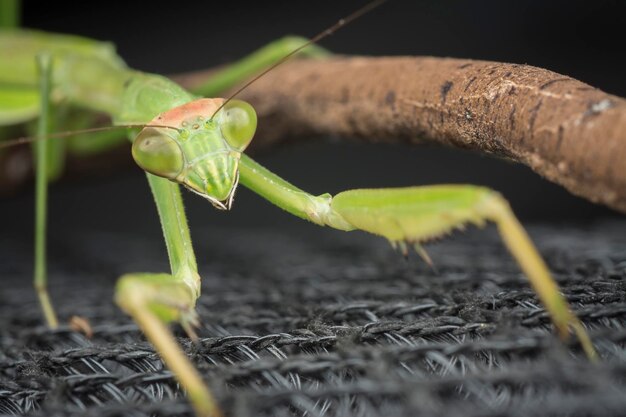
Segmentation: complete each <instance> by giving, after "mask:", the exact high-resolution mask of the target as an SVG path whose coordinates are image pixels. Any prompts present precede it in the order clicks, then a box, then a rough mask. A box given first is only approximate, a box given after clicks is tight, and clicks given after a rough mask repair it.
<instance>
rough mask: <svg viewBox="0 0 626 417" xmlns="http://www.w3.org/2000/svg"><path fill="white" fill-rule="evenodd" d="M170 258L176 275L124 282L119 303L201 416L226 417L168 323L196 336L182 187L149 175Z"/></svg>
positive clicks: (195, 279)
mask: <svg viewBox="0 0 626 417" xmlns="http://www.w3.org/2000/svg"><path fill="white" fill-rule="evenodd" d="M147 176H148V182H149V183H150V188H151V189H152V193H153V195H154V198H155V202H156V205H157V210H158V213H159V217H160V219H161V226H162V228H163V234H164V237H165V243H166V246H167V252H168V255H169V259H170V267H171V270H172V273H171V275H170V274H162V273H135V274H127V275H124V276H123V277H121V278H120V280H119V282H118V285H117V287H116V295H115V300H116V302H117V304H118V305H119V306H120V307H121V308H122V309H123V310H124V311H125V312H127V313H128V314H129V315H131V316H132V317H133V319H134V320H135V321H136V322H137V323H138V324H139V326H140V327H141V329H142V331H143V332H144V333H145V335H146V336H147V338H148V339H149V340H150V342H151V343H152V344H154V346H155V347H156V349H157V351H158V352H159V353H160V355H161V357H162V358H163V360H164V362H165V364H166V365H167V367H168V368H169V369H170V370H171V371H172V372H173V373H174V374H175V375H176V378H177V379H178V381H179V382H180V384H181V385H182V386H183V388H184V389H185V391H186V392H187V395H188V398H189V400H190V401H191V403H192V405H193V407H194V409H195V411H196V414H197V415H198V416H203V417H205V416H212V417H219V416H221V415H222V413H221V411H220V409H219V407H218V406H217V403H216V402H215V400H214V399H213V396H212V395H211V393H210V391H209V389H208V388H207V387H206V385H205V384H204V382H203V381H202V378H201V377H200V375H199V374H198V372H197V371H196V369H195V368H194V367H193V365H192V364H191V363H190V362H189V360H188V359H187V357H186V356H185V354H184V353H183V351H182V350H181V348H180V347H179V346H178V344H177V343H176V341H175V340H174V337H173V335H172V334H171V332H170V331H169V330H168V328H167V326H166V325H165V323H167V322H172V321H177V322H180V323H181V324H182V325H183V327H184V328H185V329H186V330H188V332H189V331H191V329H192V327H193V326H194V325H195V324H196V316H195V310H194V308H195V304H196V299H197V298H198V296H199V295H200V276H199V275H198V272H197V266H196V259H195V256H194V253H193V248H192V245H191V238H190V235H189V227H188V226H187V219H186V217H185V212H184V207H183V202H182V198H181V195H180V189H179V187H178V185H176V184H174V183H172V182H170V181H168V180H165V179H163V178H158V177H155V176H153V175H150V174H147Z"/></svg>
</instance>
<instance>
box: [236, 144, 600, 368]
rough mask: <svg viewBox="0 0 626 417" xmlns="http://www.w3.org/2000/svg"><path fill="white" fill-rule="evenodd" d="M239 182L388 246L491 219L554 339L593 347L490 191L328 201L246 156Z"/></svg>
mask: <svg viewBox="0 0 626 417" xmlns="http://www.w3.org/2000/svg"><path fill="white" fill-rule="evenodd" d="M240 182H241V184H243V185H245V186H246V187H248V188H250V189H252V190H253V191H255V192H256V193H258V194H260V195H261V196H263V197H265V198H267V199H268V200H269V201H271V202H272V203H274V204H276V205H277V206H279V207H281V208H283V209H284V210H286V211H288V212H290V213H292V214H294V215H296V216H298V217H302V218H304V219H307V220H310V221H312V222H314V223H317V224H320V225H326V226H330V227H334V228H336V229H340V230H354V229H360V230H364V231H366V232H369V233H373V234H375V235H379V236H382V237H384V238H386V239H388V240H389V241H390V242H391V243H392V245H394V246H395V245H399V246H401V247H406V246H407V245H410V246H414V247H415V248H416V250H417V251H418V253H419V252H420V251H421V250H422V249H421V246H420V244H421V243H422V242H424V241H428V240H430V239H432V238H436V237H439V236H442V235H444V234H446V233H448V232H450V231H452V230H453V229H456V228H462V227H464V226H465V225H466V224H468V223H473V224H477V225H482V224H484V223H485V222H486V221H492V222H494V223H496V225H497V226H498V230H499V231H500V234H501V235H502V238H503V240H504V242H505V244H506V246H507V247H508V249H509V251H510V252H511V254H512V255H513V257H514V258H515V259H516V261H517V262H518V264H519V265H520V267H521V268H522V270H523V271H524V273H525V274H526V276H527V277H528V279H529V280H530V283H531V285H532V287H533V288H534V290H535V292H536V293H537V295H538V296H539V298H540V300H541V302H542V303H543V305H544V306H545V307H546V309H547V310H548V312H549V313H550V316H551V317H552V321H553V322H554V324H555V326H556V327H557V329H558V330H559V333H560V335H561V337H563V338H565V337H567V336H568V335H569V332H570V329H571V330H573V331H574V333H575V334H576V336H577V338H578V339H579V341H580V343H581V345H582V347H583V349H584V350H585V352H586V354H587V355H588V356H589V357H590V358H595V357H596V352H595V350H594V348H593V345H592V343H591V341H590V339H589V337H588V335H587V333H586V331H585V329H584V327H583V325H582V323H580V321H579V320H578V318H576V316H575V315H574V314H573V313H572V312H571V310H570V308H569V306H568V304H567V301H566V300H565V299H564V298H563V296H562V295H561V293H560V292H559V288H558V286H557V284H556V282H554V280H553V279H552V277H551V276H550V272H549V271H548V268H547V266H546V265H545V263H544V262H543V260H542V259H541V256H540V255H539V253H538V252H537V250H536V249H535V247H534V245H533V244H532V242H531V240H530V238H529V237H528V235H527V234H526V232H525V230H524V228H523V227H522V225H521V224H520V223H519V222H518V220H517V218H516V217H515V215H514V214H513V212H512V211H511V208H510V207H509V204H508V203H507V202H506V200H505V199H504V198H503V197H502V196H501V195H500V194H498V193H497V192H495V191H492V190H490V189H487V188H484V187H477V186H472V185H439V186H428V187H409V188H395V189H393V188H392V189H369V190H351V191H345V192H342V193H339V194H337V195H336V196H335V197H331V196H330V195H329V194H324V195H321V196H312V195H310V194H307V193H305V192H304V191H302V190H300V189H298V188H296V187H294V186H293V185H291V184H289V183H287V182H286V181H284V180H282V179H281V178H279V177H277V176H276V175H275V174H273V173H271V172H269V171H268V170H267V169H265V168H263V167H261V166H260V165H259V164H257V163H256V162H254V161H253V160H252V159H250V158H249V157H247V156H245V155H243V156H242V158H241V163H240Z"/></svg>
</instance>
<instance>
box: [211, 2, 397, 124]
mask: <svg viewBox="0 0 626 417" xmlns="http://www.w3.org/2000/svg"><path fill="white" fill-rule="evenodd" d="M385 2H387V0H374V1H372V2H370V3H368V4H366V5H365V6H363V7H361V8H360V9H358V10H357V11H355V12H353V13H352V14H350V15H349V16H348V17H345V18H343V19H339V20H338V21H337V23H335V24H334V25H332V26H330V27H328V28H327V29H324V30H323V31H321V32H320V33H318V34H317V35H315V36H314V37H312V38H311V39H309V41H307V42H305V43H304V44H302V45H301V46H299V47H297V48H296V49H294V50H293V51H291V52H289V53H288V54H287V55H285V56H284V57H282V58H281V59H279V60H278V61H276V62H275V63H274V64H273V65H271V66H269V67H268V68H266V69H265V70H264V71H263V72H261V73H260V74H259V75H257V76H256V77H254V78H253V79H251V80H250V81H248V82H247V83H245V84H244V85H243V86H242V87H240V88H239V89H238V90H237V91H235V92H234V93H233V94H231V96H230V97H228V98H227V99H226V100H224V102H223V103H222V105H221V106H219V107H218V108H217V110H215V111H214V112H213V114H212V115H211V118H210V120H213V118H214V117H215V115H216V114H217V113H218V112H219V111H220V110H222V109H223V108H224V106H226V105H227V104H228V103H229V102H230V101H231V100H232V99H233V98H235V97H236V96H237V95H239V93H241V92H242V91H243V90H245V89H246V88H248V87H250V86H251V85H252V84H254V83H255V82H256V81H257V80H258V79H259V78H261V77H263V76H264V75H265V74H267V73H268V72H270V71H272V70H273V69H274V68H276V67H278V66H279V65H281V64H283V63H284V62H285V61H287V60H288V59H289V58H291V57H293V56H294V55H295V54H297V53H298V52H300V51H301V50H303V49H304V48H306V47H307V46H309V45H312V44H314V43H317V42H319V41H321V40H322V39H324V38H326V37H328V36H330V35H332V34H333V33H335V32H336V31H338V30H339V29H341V28H342V27H344V26H345V25H347V24H348V23H351V22H352V21H354V20H356V19H358V18H359V17H361V16H363V15H364V14H366V13H369V12H370V11H372V10H374V9H375V8H377V7H378V6H380V5H382V4H383V3H385Z"/></svg>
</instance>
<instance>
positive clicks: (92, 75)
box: [0, 30, 595, 416]
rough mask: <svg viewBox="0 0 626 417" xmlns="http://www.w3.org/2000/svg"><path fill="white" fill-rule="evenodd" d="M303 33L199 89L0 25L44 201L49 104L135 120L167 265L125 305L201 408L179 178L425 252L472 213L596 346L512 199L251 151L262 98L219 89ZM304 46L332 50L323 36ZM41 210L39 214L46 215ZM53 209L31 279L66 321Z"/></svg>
mask: <svg viewBox="0 0 626 417" xmlns="http://www.w3.org/2000/svg"><path fill="white" fill-rule="evenodd" d="M303 43H305V42H304V41H303V40H301V39H298V38H284V39H282V40H279V41H276V42H274V43H272V44H270V45H268V46H266V47H264V48H263V49H261V50H259V51H257V52H256V53H254V54H253V55H251V56H249V57H247V58H244V59H243V60H241V61H239V62H237V63H235V64H234V65H233V66H231V67H230V68H227V69H224V70H223V71H222V72H220V73H219V74H217V75H216V76H215V77H214V78H212V79H210V80H208V81H207V82H206V83H205V84H204V85H202V86H200V87H199V88H198V89H197V90H196V91H193V92H189V91H186V90H184V89H183V88H181V87H180V86H178V85H177V84H175V83H174V82H172V81H170V80H169V79H167V78H165V77H162V76H159V75H155V74H149V73H144V72H139V71H135V70H132V69H130V68H128V67H127V66H126V64H125V63H124V62H123V60H122V59H121V58H120V57H119V56H117V55H116V53H115V52H114V49H113V48H112V47H111V45H109V44H107V43H103V42H98V41H94V40H90V39H84V38H78V37H74V36H68V35H58V34H49V33H42V32H36V31H26V30H4V31H1V32H0V56H2V57H10V59H2V60H0V125H11V124H18V123H23V122H26V121H29V120H31V119H34V118H38V135H37V137H38V138H39V139H41V140H37V141H36V146H37V147H38V150H37V164H38V186H37V193H38V200H39V201H40V202H41V203H40V204H41V205H40V206H39V207H40V211H39V212H40V213H43V212H44V210H45V206H43V201H45V185H46V182H47V175H48V173H49V172H50V168H46V167H45V164H46V162H50V161H53V162H54V163H53V165H54V166H57V165H59V164H60V162H58V161H56V162H55V160H54V159H52V158H51V157H48V154H49V153H50V151H47V150H46V146H47V143H48V142H50V143H53V142H52V141H48V140H43V139H46V138H47V137H50V136H51V135H50V132H49V127H48V123H49V119H50V118H56V119H57V120H56V122H57V124H58V123H62V122H64V120H63V117H62V116H59V115H57V114H56V113H54V112H51V111H49V109H48V107H49V105H50V104H53V105H55V106H70V107H72V108H80V109H83V110H88V111H93V112H104V113H106V114H107V115H109V116H110V118H111V119H112V121H113V123H114V124H115V125H118V126H126V127H128V126H134V127H137V126H140V127H141V130H140V131H139V132H138V133H137V131H136V129H135V130H133V131H132V135H131V140H132V142H133V144H132V153H133V158H134V160H135V162H136V163H137V164H138V165H139V166H140V167H141V168H142V169H144V170H145V171H146V173H147V179H148V182H149V185H150V188H151V190H152V193H153V195H154V199H155V202H156V205H157V211H158V214H159V217H160V220H161V225H162V228H163V234H164V238H165V243H166V246H167V252H168V255H169V261H170V266H171V271H170V273H129V274H126V275H123V276H122V277H121V278H120V279H119V281H118V284H117V287H116V296H115V301H116V303H117V304H118V305H119V306H120V307H121V308H122V309H123V310H124V311H125V312H126V313H128V314H129V315H130V316H132V318H133V319H134V320H135V321H136V322H137V323H138V324H139V326H140V327H141V329H142V331H143V332H144V333H145V335H146V337H147V338H148V339H149V340H150V341H151V342H152V343H153V344H154V345H155V347H156V348H157V350H158V351H159V353H160V355H161V357H162V358H163V360H164V362H165V364H166V365H167V366H168V367H169V368H170V369H171V370H172V371H173V372H174V374H175V375H176V378H177V379H178V380H179V382H180V384H181V385H182V386H183V387H184V389H185V390H186V392H187V395H188V397H189V400H190V402H191V404H192V406H193V407H194V409H195V411H196V413H197V414H198V415H201V416H220V415H222V413H221V411H220V408H219V406H218V405H217V403H216V401H215V400H214V399H213V397H212V395H211V393H210V391H209V389H208V388H207V386H206V385H205V383H204V382H203V380H202V378H201V376H200V375H199V373H198V372H197V371H196V370H195V369H194V367H193V366H192V365H191V363H190V362H189V361H188V359H187V358H186V356H185V355H184V353H183V352H182V350H181V349H180V347H179V346H178V345H177V344H176V342H175V340H174V338H173V336H172V335H171V333H170V331H169V330H168V328H167V324H168V323H172V322H177V323H179V324H181V325H182V327H183V328H184V329H185V330H186V331H187V333H188V334H189V335H190V336H191V337H194V326H195V325H196V323H197V320H198V318H197V317H196V314H195V310H194V307H195V303H196V299H197V298H198V297H199V295H200V281H201V279H200V276H199V274H198V271H197V265H196V259H195V254H194V251H193V246H192V243H191V238H190V232H189V228H188V225H187V219H186V217H185V212H184V208H183V203H182V198H181V192H180V187H179V185H183V186H184V187H185V188H186V189H188V190H190V191H192V192H193V193H195V194H198V195H199V196H201V197H203V198H205V199H206V200H208V201H209V202H210V203H211V204H212V205H213V206H214V207H215V208H217V209H220V210H228V209H230V208H231V205H232V203H233V196H234V193H235V190H236V188H237V186H238V185H239V184H242V185H244V186H245V187H247V188H249V189H251V190H252V191H254V192H256V193H258V194H259V195H261V196H262V197H264V198H265V199H267V200H268V201H269V202H271V203H273V204H274V205H276V206H278V207H280V208H282V209H283V210H285V211H287V212H288V213H290V214H293V215H295V216H297V217H300V218H302V219H304V220H308V221H310V222H312V223H314V224H317V225H320V226H327V227H331V228H334V229H337V230H341V231H351V230H363V231H366V232H369V233H371V234H374V235H378V236H381V237H383V238H385V239H387V240H389V241H390V242H391V244H392V245H393V246H395V247H399V248H400V249H401V250H402V251H403V252H406V251H408V250H409V248H414V249H415V250H416V251H417V252H418V253H419V254H420V255H422V257H424V258H425V259H427V260H428V257H427V255H426V253H425V252H424V250H423V248H422V246H421V244H422V243H423V242H425V241H428V240H429V239H432V238H436V237H439V236H441V235H444V234H446V233H447V232H449V231H451V230H453V229H456V228H461V227H463V226H464V225H466V224H476V225H479V226H480V225H483V224H484V223H485V222H487V221H490V222H494V223H495V224H496V225H497V227H498V230H499V232H500V234H501V236H502V238H503V240H504V243H505V245H506V246H507V248H508V249H509V250H510V252H511V254H512V255H513V257H514V258H515V259H516V260H517V262H518V263H519V265H520V267H521V269H522V270H523V272H524V273H525V274H526V276H527V277H528V278H529V280H530V282H531V285H532V286H533V288H534V290H535V291H536V292H537V294H538V296H539V298H540V299H541V301H542V302H543V304H544V306H545V307H546V309H547V310H548V312H549V313H550V315H551V317H552V320H553V322H554V324H555V326H556V328H557V329H558V331H559V333H560V335H561V336H562V337H567V336H568V335H569V334H570V331H573V332H574V333H575V335H576V336H577V338H578V339H579V341H580V343H581V345H582V346H583V348H584V350H585V351H586V353H587V355H588V356H590V357H593V356H594V355H595V352H594V349H593V346H592V345H591V342H590V340H589V338H588V336H587V334H586V332H585V330H584V328H583V326H582V324H581V323H580V322H579V321H578V319H577V318H576V317H575V316H574V314H573V313H572V312H571V310H570V309H569V307H568V305H567V302H566V301H565V300H564V298H563V297H562V296H561V295H560V293H559V289H558V287H557V285H556V283H555V282H554V280H553V279H552V278H551V276H550V273H549V271H548V268H547V267H546V265H545V263H544V262H543V260H542V259H541V257H540V255H539V254H538V252H537V250H536V249H535V247H534V245H533V244H532V242H531V241H530V239H529V237H528V235H527V234H526V232H525V230H524V228H523V227H522V226H521V225H520V223H519V222H518V220H517V219H516V217H515V215H514V214H513V212H512V210H511V209H510V207H509V205H508V203H507V202H506V200H505V199H504V198H503V197H502V196H501V195H500V194H498V193H497V192H495V191H493V190H490V189H488V188H484V187H479V186H473V185H436V186H427V187H407V188H395V189H393V188H392V189H360V190H349V191H344V192H341V193H339V194H337V195H335V196H331V195H330V194H322V195H317V196H315V195H311V194H309V193H307V192H305V191H303V190H301V189H299V188H298V187H296V186H294V185H292V184H291V183H289V182H287V181H285V180H284V179H282V178H280V177H279V176H277V175H276V174H274V173H272V172H270V171H269V170H268V169H266V168H264V167H262V166H260V165H259V164H258V163H256V162H255V161H254V160H253V159H251V158H250V157H249V156H247V155H246V154H245V153H244V151H245V149H246V147H247V146H248V145H249V143H250V142H251V140H252V138H253V136H254V132H255V129H256V123H257V119H256V114H255V111H254V109H253V108H252V106H250V105H249V104H248V103H245V102H243V101H239V100H236V99H234V98H232V97H231V98H229V99H223V98H204V97H213V96H215V95H216V94H217V93H218V92H219V91H222V90H224V89H227V88H230V87H233V86H235V85H237V84H238V83H240V82H241V81H245V80H246V79H248V78H249V77H251V76H252V75H254V74H255V73H258V72H259V71H260V70H262V69H263V68H268V67H271V66H272V65H275V64H276V63H279V62H281V61H282V60H284V58H285V57H286V56H288V55H291V54H292V53H293V52H294V51H295V50H296V49H299V48H300V47H301V46H302V45H303ZM305 51H306V54H307V55H309V56H313V57H316V56H317V57H322V56H323V55H325V54H326V52H325V51H324V50H322V49H321V48H319V47H316V46H311V47H309V48H307V49H306V50H305ZM42 216H43V214H42ZM44 228H45V222H44V220H43V217H42V219H41V224H40V225H38V227H37V230H38V231H39V232H40V233H39V234H40V236H39V238H38V242H39V243H38V245H37V249H36V250H37V256H36V263H35V266H36V273H35V287H36V289H37V293H38V295H39V297H40V302H41V306H42V309H43V312H44V316H45V319H46V321H47V323H48V325H49V326H50V327H56V326H57V324H58V320H57V317H56V314H55V311H54V308H53V305H52V302H51V300H50V299H49V297H48V294H47V290H46V277H45V269H44V251H45V249H44V247H43V243H42V242H43V235H44V232H45V230H44Z"/></svg>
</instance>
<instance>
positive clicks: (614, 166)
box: [180, 57, 626, 212]
mask: <svg viewBox="0 0 626 417" xmlns="http://www.w3.org/2000/svg"><path fill="white" fill-rule="evenodd" d="M196 76H197V77H203V76H206V73H202V74H196ZM180 80H181V81H182V82H183V83H184V84H186V85H187V86H190V85H193V83H194V82H195V80H197V78H195V77H194V76H191V77H185V78H182V79H180ZM240 98H241V99H243V100H247V101H250V102H251V103H252V104H253V105H254V106H255V107H256V109H257V111H258V113H259V116H260V119H261V120H260V121H259V129H260V131H259V135H258V137H257V138H256V139H255V142H256V146H265V145H270V144H273V143H276V142H278V141H280V140H283V139H285V138H294V137H297V136H303V135H305V134H306V135H309V136H310V134H312V133H313V134H333V135H341V136H346V137H359V138H363V139H365V140H367V141H372V142H402V143H418V142H421V141H433V142H438V143H443V144H446V145H452V146H456V147H460V148H465V149H473V150H478V151H482V152H488V153H492V154H496V155H499V156H504V157H507V158H510V159H513V160H516V161H519V162H522V163H524V164H526V165H528V166H530V167H531V168H532V169H533V170H535V171H536V172H537V173H539V174H541V175H543V176H544V177H546V178H548V179H550V180H552V181H554V182H556V183H558V184H561V185H562V186H564V187H565V188H567V189H568V190H569V191H571V192H572V193H574V194H577V195H580V196H583V197H585V198H587V199H589V200H591V201H594V202H599V203H603V204H606V205H607V206H609V207H612V208H614V209H617V210H620V211H622V212H626V100H624V99H622V98H619V97H616V96H612V95H609V94H606V93H604V92H602V91H600V90H598V89H595V88H593V87H590V86H589V85H586V84H584V83H582V82H580V81H576V80H574V79H572V78H569V77H566V76H563V75H560V74H557V73H554V72H551V71H547V70H544V69H540V68H535V67H531V66H527V65H515V64H504V63H497V62H486V61H471V60H461V59H450V58H432V57H393V58H388V57H383V58H365V57H336V58H332V59H329V60H323V61H322V60H320V61H312V60H297V61H293V62H290V63H287V64H285V65H283V66H282V67H279V68H277V69H276V70H275V71H273V72H272V73H270V74H268V75H267V76H266V77H264V78H262V79H260V80H259V81H258V82H256V83H255V84H253V85H252V86H251V87H250V88H248V89H247V90H246V91H245V92H243V93H242V94H241V95H240Z"/></svg>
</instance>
